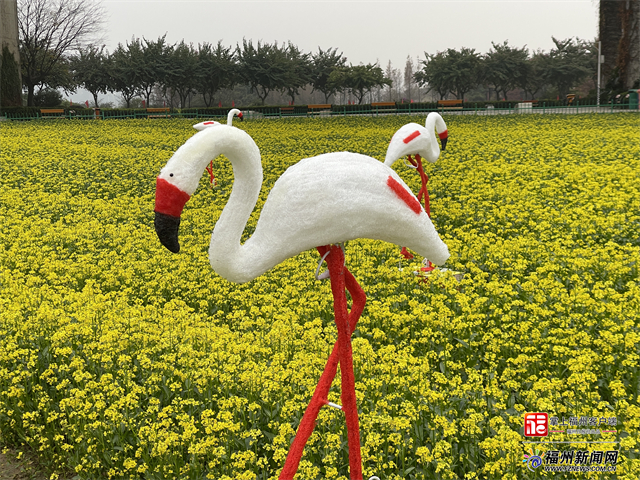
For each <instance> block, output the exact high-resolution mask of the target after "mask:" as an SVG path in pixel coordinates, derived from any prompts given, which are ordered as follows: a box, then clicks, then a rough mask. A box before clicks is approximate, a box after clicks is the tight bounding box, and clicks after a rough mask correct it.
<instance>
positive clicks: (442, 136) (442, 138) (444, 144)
mask: <svg viewBox="0 0 640 480" xmlns="http://www.w3.org/2000/svg"><path fill="white" fill-rule="evenodd" d="M438 137H440V143H441V144H442V151H443V152H444V150H445V149H446V148H447V139H448V138H449V131H448V130H445V131H444V132H442V133H439V134H438Z"/></svg>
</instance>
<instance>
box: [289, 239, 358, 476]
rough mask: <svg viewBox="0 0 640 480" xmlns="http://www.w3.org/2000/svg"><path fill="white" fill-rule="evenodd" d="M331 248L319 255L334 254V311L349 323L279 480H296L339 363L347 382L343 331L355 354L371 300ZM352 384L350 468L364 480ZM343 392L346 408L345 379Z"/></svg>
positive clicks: (330, 257) (330, 260)
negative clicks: (355, 333) (355, 338)
mask: <svg viewBox="0 0 640 480" xmlns="http://www.w3.org/2000/svg"><path fill="white" fill-rule="evenodd" d="M331 248H332V247H329V246H323V247H318V252H319V253H320V255H321V256H324V255H325V254H326V253H327V252H330V253H329V255H328V258H327V265H329V271H331V270H334V271H335V273H334V275H332V276H331V277H330V278H331V279H332V280H331V287H332V288H331V289H332V292H333V295H334V311H335V312H336V318H338V316H339V315H338V305H340V306H341V307H340V316H341V318H342V320H345V316H346V322H345V321H341V322H340V323H341V325H342V326H341V327H340V328H339V330H338V332H339V333H338V341H337V342H336V343H335V344H334V346H333V350H332V352H331V355H329V358H328V359H327V363H326V365H325V367H324V371H323V372H322V375H321V376H320V380H319V381H318V385H317V386H316V389H315V391H314V392H313V397H312V398H311V401H310V402H309V405H308V406H307V409H306V410H305V412H304V415H303V417H302V420H301V421H300V425H299V426H298V431H297V432H296V436H295V438H294V440H293V443H292V444H291V448H290V449H289V454H288V455H287V459H286V461H285V464H284V467H283V469H282V471H281V472H280V476H279V479H281V480H292V479H293V477H294V476H295V474H296V472H297V471H298V465H299V464H300V459H301V458H302V453H303V450H304V447H305V445H306V444H307V441H308V440H309V437H310V436H311V433H313V428H314V427H315V423H316V418H317V417H318V413H319V412H320V409H321V408H322V407H323V406H324V405H328V404H329V403H330V402H328V401H327V397H328V395H329V390H330V389H331V383H332V382H333V379H334V378H335V376H336V372H337V369H338V363H340V364H341V365H342V368H341V369H340V370H341V372H343V373H342V376H343V378H344V375H345V373H347V375H348V372H345V371H346V370H347V368H346V365H345V364H343V363H342V358H341V348H340V343H341V338H342V337H344V334H343V335H342V336H341V335H340V330H342V327H343V326H344V325H345V324H346V326H347V327H348V329H349V330H348V332H349V333H348V338H347V339H348V344H349V345H348V350H349V351H350V350H351V342H350V339H351V334H352V333H353V331H354V330H355V328H356V324H357V323H358V319H359V318H360V315H362V311H363V310H364V306H365V303H366V301H367V297H366V295H365V293H364V290H362V287H360V285H359V284H358V282H357V281H356V279H355V277H354V276H353V275H352V274H351V272H350V271H349V270H348V269H347V268H345V267H344V254H343V252H342V250H341V249H340V248H339V247H333V248H335V249H336V250H337V251H338V252H339V254H336V253H335V252H336V250H330V249H331ZM336 256H338V257H339V258H337V259H336V258H335V257H336ZM332 273H333V272H332ZM335 277H339V279H338V280H337V282H338V283H339V284H341V285H342V289H341V290H340V285H337V286H336V288H334V280H333V279H334V278H335ZM345 287H346V288H347V290H348V291H349V294H350V295H351V298H352V299H353V304H352V306H351V313H349V314H348V315H346V311H347V310H346V305H347V300H346V295H345V292H344V289H345ZM337 323H338V321H337V320H336V324H337ZM345 363H346V362H345ZM349 371H350V373H351V377H352V378H353V362H351V368H349ZM351 383H352V385H353V388H352V391H353V393H352V397H353V398H352V400H353V401H352V402H351V400H350V402H351V403H353V406H354V407H355V408H353V409H352V410H349V414H348V417H347V432H348V433H347V435H348V440H349V467H350V473H351V478H352V479H357V480H360V479H362V461H361V455H360V438H359V437H360V432H359V427H358V411H357V406H356V405H355V380H354V381H353V382H351ZM342 389H343V405H344V391H345V382H344V379H343V383H342ZM351 403H350V405H351ZM343 411H345V415H347V411H348V409H347V407H346V406H343ZM353 414H355V433H356V435H357V448H356V445H354V441H355V440H356V438H353V437H354V435H353V431H354V428H353V423H354V419H353V417H354V415H353ZM350 424H351V428H350V427H349V425H350ZM356 449H357V453H356V454H354V453H355V451H356ZM352 452H353V453H352Z"/></svg>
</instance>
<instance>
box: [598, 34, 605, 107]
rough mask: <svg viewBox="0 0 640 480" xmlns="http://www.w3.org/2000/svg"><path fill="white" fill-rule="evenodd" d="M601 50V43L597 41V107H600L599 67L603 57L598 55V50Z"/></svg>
mask: <svg viewBox="0 0 640 480" xmlns="http://www.w3.org/2000/svg"><path fill="white" fill-rule="evenodd" d="M601 48H602V42H601V41H600V40H598V89H597V96H598V98H597V105H598V107H600V76H601V75H600V65H602V63H603V62H604V57H603V56H602V55H600V50H601Z"/></svg>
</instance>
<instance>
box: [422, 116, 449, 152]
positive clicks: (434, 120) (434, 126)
mask: <svg viewBox="0 0 640 480" xmlns="http://www.w3.org/2000/svg"><path fill="white" fill-rule="evenodd" d="M425 128H426V129H427V132H429V140H430V142H429V150H428V151H427V152H425V153H428V155H426V159H427V160H428V161H429V162H431V163H434V162H435V161H436V160H438V157H439V156H440V147H439V146H438V140H437V138H436V134H435V133H434V130H435V131H437V132H438V133H442V132H444V131H445V130H446V129H447V127H446V125H445V123H444V120H443V119H442V117H441V116H440V115H439V114H437V113H436V112H431V113H430V114H429V115H428V116H427V119H426V121H425Z"/></svg>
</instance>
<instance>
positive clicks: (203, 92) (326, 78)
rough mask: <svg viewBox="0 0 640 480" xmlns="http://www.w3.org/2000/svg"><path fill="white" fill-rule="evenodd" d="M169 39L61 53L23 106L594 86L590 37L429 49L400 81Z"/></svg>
mask: <svg viewBox="0 0 640 480" xmlns="http://www.w3.org/2000/svg"><path fill="white" fill-rule="evenodd" d="M165 37H166V35H165V36H162V37H159V38H158V39H157V40H147V39H138V38H133V39H132V40H131V41H130V42H126V43H125V44H124V45H123V44H119V45H118V47H117V48H116V49H115V50H114V51H113V52H108V51H107V50H106V48H105V47H104V46H103V47H98V46H95V45H89V46H88V47H86V48H84V49H81V50H80V51H79V52H78V53H77V54H75V55H71V56H66V57H64V58H62V59H61V61H60V62H59V66H58V68H56V69H55V70H54V71H53V72H52V73H51V74H50V75H49V78H47V79H45V80H44V81H41V82H40V86H43V87H44V88H43V89H41V91H40V93H39V94H36V95H33V96H32V97H31V96H30V98H29V101H28V104H29V105H38V104H40V105H44V104H49V105H50V104H51V103H55V102H56V95H55V93H54V92H53V91H54V90H56V89H58V88H63V89H64V90H65V91H67V92H72V91H75V90H76V89H77V88H79V87H81V88H84V89H86V90H88V91H89V92H91V94H92V95H93V98H94V103H95V106H96V107H97V106H99V105H98V95H99V94H106V93H108V92H112V93H115V92H118V93H119V94H120V95H121V96H122V98H123V103H124V104H125V105H126V107H127V108H129V107H130V106H131V103H132V100H133V99H136V98H142V99H144V101H145V104H146V106H153V105H152V104H153V103H155V104H157V103H158V101H160V102H161V104H162V103H172V102H171V100H170V99H174V98H175V99H177V100H178V103H179V107H180V108H184V107H186V106H187V105H188V103H189V102H188V100H189V99H190V98H192V97H193V96H194V95H198V96H199V97H201V99H202V101H203V103H204V105H205V106H207V107H213V106H216V105H217V102H218V101H219V95H220V92H221V91H224V90H228V89H231V88H233V87H234V86H238V85H245V86H246V87H247V88H249V89H250V90H251V92H253V93H254V94H255V95H256V96H257V97H258V98H259V100H260V102H261V103H262V104H264V103H265V100H266V98H267V96H268V95H269V94H270V93H272V92H279V93H280V94H281V95H283V96H284V97H286V98H289V99H290V102H291V104H293V103H294V101H295V100H296V97H297V96H298V95H299V94H300V92H301V90H303V89H307V90H308V88H309V87H311V89H312V92H320V93H321V94H322V96H323V98H324V102H325V103H329V101H330V99H331V98H332V97H333V96H335V95H336V94H344V93H348V94H349V95H350V96H352V97H354V98H355V100H356V101H357V103H358V104H360V103H362V102H363V99H364V97H365V95H367V94H368V93H371V92H377V94H378V97H380V92H381V91H385V90H386V91H388V92H389V93H390V92H391V89H392V87H393V85H394V84H396V92H398V88H397V87H398V85H397V83H398V82H402V81H403V80H404V86H405V88H406V90H405V91H408V92H409V95H410V92H411V88H412V85H414V86H415V85H417V86H421V87H422V88H423V91H431V92H435V93H437V96H439V98H442V99H444V98H447V97H450V96H452V95H453V96H455V97H456V98H458V99H465V95H467V94H468V93H469V92H471V91H474V89H478V88H480V87H481V88H484V89H485V90H489V91H491V92H492V93H494V94H495V98H496V99H500V100H502V99H508V93H509V92H510V91H513V90H514V89H521V90H522V91H524V92H525V95H526V96H528V97H530V98H535V97H536V95H537V94H538V93H539V92H541V91H545V90H548V89H549V88H551V89H553V90H554V91H555V92H556V93H557V95H559V96H561V97H564V96H565V95H566V94H567V93H570V91H571V90H572V89H573V88H575V87H576V86H578V85H580V84H581V83H584V82H585V81H586V80H593V85H595V78H596V70H597V63H596V61H597V46H596V44H595V42H589V41H584V40H580V39H566V40H557V39H555V38H553V41H554V44H555V47H554V48H553V49H552V50H551V51H549V52H543V51H536V52H533V53H529V51H528V49H527V48H526V47H522V48H517V47H513V46H511V45H509V44H508V42H507V41H505V42H503V43H498V44H495V43H494V44H492V49H491V50H490V51H489V52H488V53H486V54H481V53H479V52H476V51H475V50H474V49H469V48H461V49H459V50H456V49H447V50H446V51H443V52H438V53H435V54H429V53H425V56H424V59H423V60H421V61H419V64H418V67H417V68H416V69H415V71H413V62H412V61H410V60H409V59H408V61H407V66H406V68H405V75H404V78H402V77H401V76H400V75H399V74H398V73H399V72H398V71H397V70H394V69H392V68H391V64H390V63H389V66H388V67H387V68H386V70H384V71H383V69H382V68H381V67H380V66H379V65H378V64H367V65H353V64H348V63H347V59H346V57H344V56H343V54H342V53H341V52H340V53H339V52H338V49H337V48H328V49H326V50H323V49H322V48H318V51H317V52H314V53H307V52H303V51H302V50H300V49H299V48H298V47H297V46H296V45H294V44H292V43H291V42H288V43H282V44H279V43H277V42H274V43H265V42H261V41H258V42H257V43H254V42H253V41H252V40H243V42H242V45H237V46H236V47H235V48H234V47H228V46H225V45H223V43H222V41H219V42H218V43H217V44H210V43H203V44H199V45H198V46H197V47H195V46H194V45H192V44H188V43H185V41H184V40H183V41H181V42H179V43H176V44H170V43H168V42H167V41H166V38H165ZM403 93H404V92H403ZM609 93H610V92H609ZM152 94H153V95H152ZM47 95H48V96H49V97H50V98H47ZM389 97H391V95H389ZM253 98H255V97H253ZM58 100H59V98H58ZM394 100H399V98H394Z"/></svg>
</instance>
